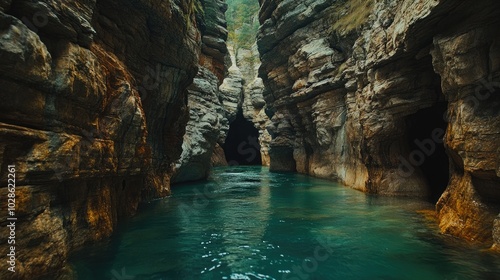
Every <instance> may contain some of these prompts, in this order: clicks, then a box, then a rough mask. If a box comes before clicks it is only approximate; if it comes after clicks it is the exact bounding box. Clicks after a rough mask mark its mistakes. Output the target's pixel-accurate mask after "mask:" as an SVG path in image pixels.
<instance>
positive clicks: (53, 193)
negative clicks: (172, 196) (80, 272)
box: [0, 0, 201, 279]
mask: <svg viewBox="0 0 500 280" xmlns="http://www.w3.org/2000/svg"><path fill="white" fill-rule="evenodd" d="M200 42H201V37H200V34H199V31H198V29H197V24H196V21H195V16H194V13H193V11H192V10H191V7H190V6H189V5H188V1H184V0H177V1H160V0H148V1H146V0H134V1H132V0H130V1H129V0H127V1H111V0H93V1H91V0H89V1H49V0H47V1H25V0H16V1H0V88H1V89H2V90H1V91H0V99H1V100H2V101H1V102H0V135H1V141H0V158H1V167H0V168H1V174H2V177H1V178H0V181H1V182H2V183H1V187H2V188H0V192H1V196H2V197H6V194H7V188H6V187H7V186H6V185H5V184H6V182H7V175H6V174H7V172H6V171H7V166H8V165H11V164H12V165H15V166H16V184H17V189H16V194H17V198H16V202H17V209H16V213H15V214H16V217H17V218H18V222H17V230H16V234H17V235H16V242H17V243H16V246H17V248H18V251H17V253H18V254H17V255H16V257H17V266H16V270H17V273H16V277H18V278H17V279H19V278H21V279H25V278H26V279H28V278H30V279H31V278H33V277H35V278H38V277H42V276H44V275H45V276H46V277H47V278H50V279H54V278H55V277H56V276H57V275H56V274H57V273H59V274H61V273H63V272H64V271H63V270H62V268H63V267H64V265H65V262H66V258H67V256H68V254H69V253H70V252H71V251H73V250H75V249H77V248H79V247H81V246H82V245H84V244H86V243H89V242H92V241H96V240H99V239H102V238H103V237H107V236H109V235H110V234H111V233H112V231H113V229H114V228H115V226H116V224H117V222H118V221H119V220H120V218H121V217H123V216H126V215H130V214H132V213H134V211H135V210H136V208H137V205H138V203H139V202H140V201H141V199H149V198H152V197H161V196H165V195H167V194H169V192H170V177H171V174H172V170H171V166H172V164H173V163H174V162H175V161H176V160H177V159H178V157H179V156H180V154H181V143H182V137H183V134H184V128H185V125H186V122H187V118H188V114H187V113H188V111H187V106H186V103H187V91H186V88H187V87H188V86H189V85H190V84H191V82H192V79H193V77H194V76H195V74H196V71H197V63H198V55H199V52H200V49H201V44H200ZM2 205H5V204H4V203H2ZM4 210H5V211H4ZM6 214H7V210H6V209H4V208H2V211H1V214H0V219H1V220H2V221H6V216H5V215H6ZM0 235H1V236H2V238H5V237H6V236H8V234H7V231H6V227H5V226H2V228H1V230H0ZM2 243H4V244H7V243H6V240H5V239H2ZM6 250H7V246H2V247H1V248H0V254H1V255H2V257H1V260H2V262H3V263H5V261H6V260H5V256H6V254H7V253H8V252H7V251H6ZM54 272H56V273H54ZM6 273H7V270H6V269H2V271H1V272H0V278H2V279H9V278H8V277H11V275H9V274H6Z"/></svg>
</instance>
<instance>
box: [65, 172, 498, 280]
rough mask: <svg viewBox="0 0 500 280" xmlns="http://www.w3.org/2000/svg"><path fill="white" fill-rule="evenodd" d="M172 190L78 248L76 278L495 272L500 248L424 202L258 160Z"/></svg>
mask: <svg viewBox="0 0 500 280" xmlns="http://www.w3.org/2000/svg"><path fill="white" fill-rule="evenodd" d="M173 192H174V194H173V196H172V197H170V198H167V199H164V200H159V201H155V202H153V203H150V204H148V205H146V206H145V207H143V208H142V210H141V211H140V212H139V214H138V215H136V216H135V217H133V218H131V219H130V220H129V221H127V222H125V223H124V225H123V226H122V228H120V229H119V230H118V231H117V233H116V234H115V236H113V238H111V239H110V240H108V241H105V242H102V243H100V244H97V245H96V246H93V247H90V248H87V249H85V250H84V251H80V252H78V253H77V254H75V256H74V257H73V258H72V260H71V265H72V266H73V268H74V269H75V271H76V274H77V277H78V279H117V280H125V279H158V280H159V279H290V280H304V279H450V280H455V279H457V280H458V279H500V256H498V255H494V254H490V253H485V252H481V251H480V250H479V249H478V248H472V247H467V246H466V245H464V244H463V243H460V242H456V240H454V239H453V238H450V237H446V236H442V235H439V234H438V233H437V228H436V227H435V225H434V224H433V223H430V222H429V221H428V220H426V219H425V218H424V216H423V215H422V214H419V212H418V211H419V210H422V209H432V205H429V204H425V203H422V202H418V201H413V200H405V199H395V198H384V197H373V196H368V195H365V194H363V193H360V192H357V191H354V190H351V189H349V188H346V187H342V186H340V185H337V184H335V183H332V182H328V181H324V180H319V179H315V178H311V177H307V176H303V175H297V174H275V173H269V171H268V169H267V168H262V167H225V168H217V169H215V170H214V172H213V174H212V175H211V178H210V180H209V181H207V182H202V183H195V184H189V185H182V186H177V187H174V189H173Z"/></svg>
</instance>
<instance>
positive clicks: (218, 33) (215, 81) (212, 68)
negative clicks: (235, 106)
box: [172, 0, 231, 183]
mask: <svg viewBox="0 0 500 280" xmlns="http://www.w3.org/2000/svg"><path fill="white" fill-rule="evenodd" d="M202 3H203V6H204V11H205V12H204V18H205V20H204V28H203V29H202V52H201V54H200V65H199V70H198V74H197V75H196V77H195V79H194V82H193V84H192V85H191V86H190V87H189V88H188V91H189V95H188V107H189V122H188V124H187V127H186V134H185V135H184V142H183V144H182V155H181V158H180V159H179V161H178V162H177V163H176V165H175V173H174V177H173V178H172V179H173V183H180V182H188V181H196V180H201V179H205V178H206V177H207V176H208V174H209V172H210V169H211V167H212V166H213V165H224V164H226V162H225V158H224V151H223V150H222V148H221V144H223V143H224V140H225V138H226V135H227V131H228V130H229V121H228V116H229V115H230V114H231V113H229V111H228V110H227V108H226V106H225V105H224V101H223V100H224V98H227V96H226V95H224V94H223V93H221V92H220V91H219V86H220V85H221V84H222V82H223V80H224V77H226V74H227V64H228V63H227V61H228V56H229V53H228V49H227V45H226V39H227V36H228V32H227V26H226V20H225V15H224V12H225V11H226V10H227V5H226V4H225V3H224V1H212V0H206V1H203V2H202ZM212 157H213V158H212Z"/></svg>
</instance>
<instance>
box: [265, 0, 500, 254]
mask: <svg viewBox="0 0 500 280" xmlns="http://www.w3.org/2000/svg"><path fill="white" fill-rule="evenodd" d="M499 5H500V4H498V3H497V2H496V1H492V0H483V1H479V2H475V3H474V5H471V4H470V3H469V2H467V1H450V0H441V1H427V0H419V1H393V0H388V1H356V0H347V1H346V0H344V1H333V0H322V1H313V0H305V1H300V3H299V2H297V1H275V0H263V1H261V10H260V15H259V16H260V22H261V24H262V26H261V28H260V31H259V36H258V46H259V52H260V54H261V59H262V66H261V68H260V76H261V77H262V79H263V82H264V85H265V86H266V90H265V91H264V99H265V101H266V103H267V106H268V115H269V116H270V117H272V118H271V122H272V123H271V125H269V127H268V128H269V129H268V130H269V132H270V134H271V136H272V141H271V144H270V151H269V154H270V159H271V169H273V170H284V171H298V172H301V173H306V174H310V175H314V176H318V177H324V178H329V179H335V180H338V181H341V182H343V183H345V184H346V185H349V186H352V187H353V188H355V189H358V190H362V191H365V192H370V193H377V194H384V195H399V196H400V195H404V196H412V197H431V198H433V199H435V200H437V199H438V198H439V201H438V203H437V211H438V214H439V220H440V227H441V230H442V231H443V232H444V233H450V234H453V235H456V236H460V237H463V238H465V239H468V240H474V241H480V242H483V243H484V244H487V245H491V244H493V243H495V242H496V243H497V244H498V226H497V225H496V226H495V227H494V226H493V224H494V219H495V217H496V216H497V214H498V213H499V212H500V207H499V206H500V196H499V193H500V172H499V166H500V157H499V152H500V143H499V142H498V140H497V139H498V137H499V134H500V113H499V112H500V111H499V110H498V109H499V107H498V106H499V104H500V99H499V98H498V97H499V96H500V95H499V94H498V92H499V89H500V86H499V85H500V83H499V82H500V71H499V67H500V59H499V57H500V53H499V51H500V47H499V46H500V45H499V43H500V41H499V40H500V37H499V35H498V32H496V31H495V30H497V29H498V27H499V26H500V20H499V18H500V12H499V11H500V9H499ZM497 223H498V222H497Z"/></svg>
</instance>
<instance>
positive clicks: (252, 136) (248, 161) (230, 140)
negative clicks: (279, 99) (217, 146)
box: [223, 110, 262, 165]
mask: <svg viewBox="0 0 500 280" xmlns="http://www.w3.org/2000/svg"><path fill="white" fill-rule="evenodd" d="M223 149H224V155H225V156H226V161H227V163H228V164H229V165H262V158H261V155H260V144H259V131H258V130H257V128H255V126H254V124H253V123H252V122H251V121H249V120H247V119H245V117H244V116H243V113H242V112H241V110H239V111H238V114H237V115H236V119H235V120H234V121H233V122H232V123H231V124H230V125H229V132H228V134H227V137H226V142H225V143H224V146H223Z"/></svg>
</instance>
